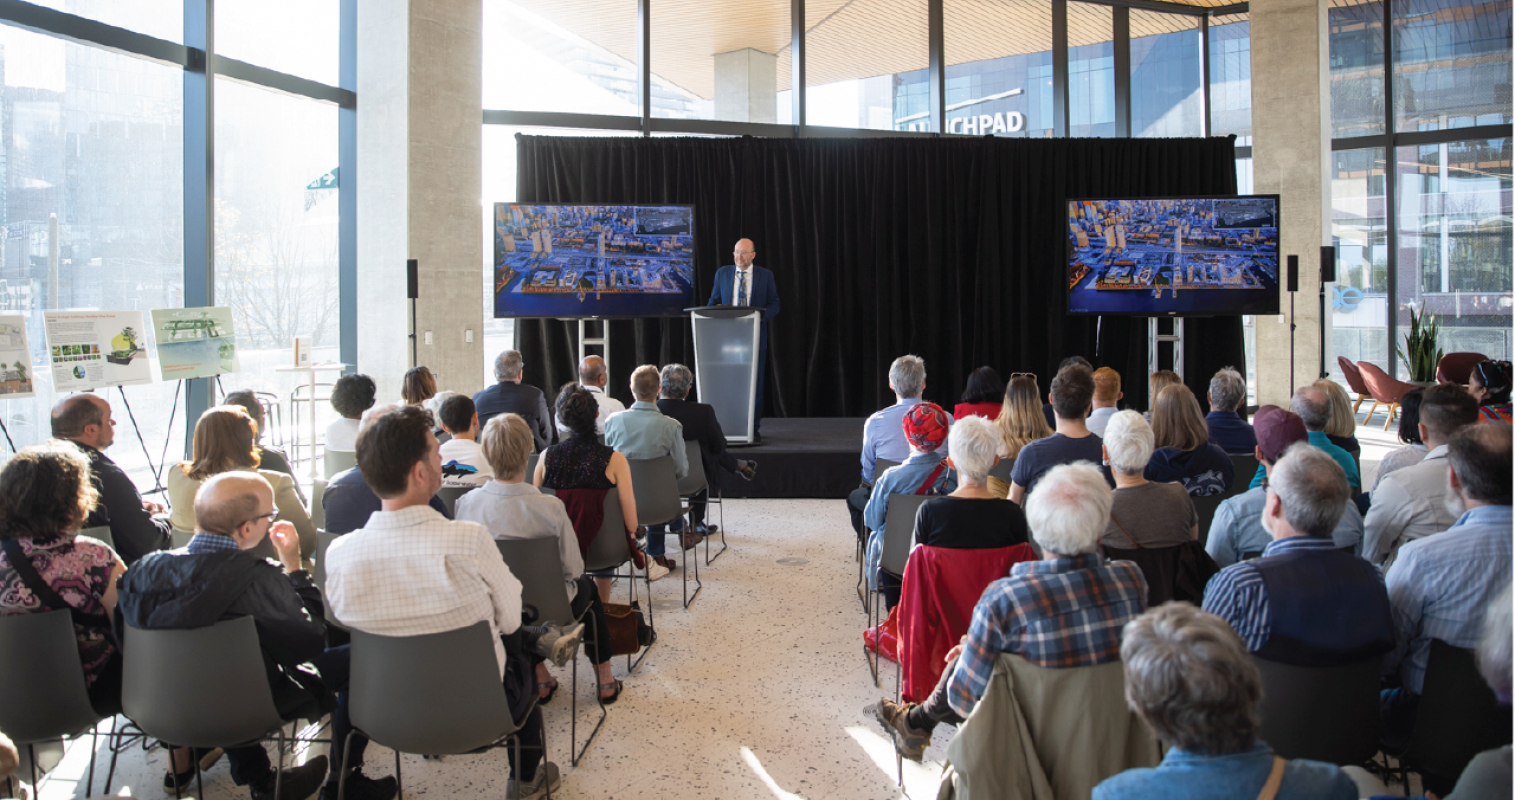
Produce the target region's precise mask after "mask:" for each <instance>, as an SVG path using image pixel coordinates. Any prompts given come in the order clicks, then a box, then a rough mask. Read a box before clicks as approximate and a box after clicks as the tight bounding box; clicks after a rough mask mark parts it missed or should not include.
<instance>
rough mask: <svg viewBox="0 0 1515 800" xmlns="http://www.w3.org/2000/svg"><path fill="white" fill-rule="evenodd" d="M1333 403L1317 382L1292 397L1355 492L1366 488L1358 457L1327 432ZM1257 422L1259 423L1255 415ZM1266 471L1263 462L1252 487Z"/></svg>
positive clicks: (1311, 433) (1292, 404) (1308, 430)
mask: <svg viewBox="0 0 1515 800" xmlns="http://www.w3.org/2000/svg"><path fill="white" fill-rule="evenodd" d="M1331 406H1332V403H1331V395H1329V394H1326V393H1325V392H1324V391H1322V390H1320V389H1317V388H1315V387H1314V386H1301V387H1300V388H1299V389H1298V390H1296V391H1295V392H1294V396H1293V397H1291V398H1289V410H1290V411H1293V412H1294V413H1295V414H1297V415H1298V416H1299V418H1300V420H1302V421H1303V422H1304V423H1305V431H1306V433H1308V434H1309V437H1310V444H1311V445H1314V446H1315V447H1316V448H1318V449H1320V450H1323V451H1325V453H1326V455H1329V456H1330V457H1331V458H1334V459H1336V463H1337V464H1338V465H1339V466H1340V467H1341V470H1342V472H1345V473H1346V474H1347V483H1348V484H1349V485H1350V486H1351V487H1352V493H1353V494H1354V495H1355V494H1357V492H1359V491H1361V489H1362V477H1361V473H1359V472H1358V469H1357V460H1356V459H1354V458H1352V454H1351V453H1348V452H1347V451H1346V450H1343V449H1342V448H1341V446H1340V445H1337V444H1336V443H1334V442H1332V441H1331V437H1330V436H1329V435H1328V434H1327V433H1326V426H1327V425H1330V424H1331ZM1253 424H1254V425H1255V424H1256V418H1255V417H1254V418H1253ZM1266 475H1267V472H1266V471H1264V470H1263V468H1262V465H1260V464H1259V465H1258V467H1257V473H1256V474H1255V475H1253V476H1252V483H1251V484H1249V485H1248V488H1256V487H1258V486H1261V485H1262V481H1263V478H1264V477H1265V476H1266ZM1364 552H1366V551H1364Z"/></svg>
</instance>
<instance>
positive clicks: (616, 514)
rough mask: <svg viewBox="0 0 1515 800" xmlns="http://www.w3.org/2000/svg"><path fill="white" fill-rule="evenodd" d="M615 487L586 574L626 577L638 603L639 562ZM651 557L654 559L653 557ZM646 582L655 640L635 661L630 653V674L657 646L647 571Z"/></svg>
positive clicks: (632, 597)
mask: <svg viewBox="0 0 1515 800" xmlns="http://www.w3.org/2000/svg"><path fill="white" fill-rule="evenodd" d="M616 491H617V490H616V489H614V488H612V489H611V490H610V491H608V492H606V493H605V512H604V521H603V522H601V523H600V530H599V533H597V534H595V537H594V541H592V542H590V544H589V552H587V553H585V554H584V570H585V571H586V572H591V573H594V572H610V575H609V576H599V577H610V578H612V579H617V578H626V582H627V586H628V591H627V593H626V594H627V601H628V603H635V602H636V599H637V576H636V562H635V561H633V560H632V558H631V546H630V545H629V544H627V543H626V527H625V520H624V518H623V516H622V514H621V496H620V495H619V494H617V493H616ZM649 558H650V557H649ZM623 564H625V565H627V567H626V571H625V572H616V571H615V570H618V569H620V567H621V565H623ZM642 580H643V581H645V582H646V584H647V627H648V628H650V629H651V630H652V641H651V642H649V643H648V644H647V646H646V647H644V648H642V653H641V655H639V656H637V657H636V660H635V661H633V660H632V658H631V655H630V654H627V656H626V672H627V673H630V672H632V671H633V670H635V669H636V668H637V667H639V666H641V665H642V659H644V658H646V657H647V651H649V650H651V649H652V645H654V644H657V641H658V628H657V625H656V623H655V622H654V620H653V617H652V581H649V580H647V572H646V571H645V570H643V572H642Z"/></svg>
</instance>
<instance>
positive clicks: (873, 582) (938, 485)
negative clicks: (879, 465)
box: [863, 403, 957, 609]
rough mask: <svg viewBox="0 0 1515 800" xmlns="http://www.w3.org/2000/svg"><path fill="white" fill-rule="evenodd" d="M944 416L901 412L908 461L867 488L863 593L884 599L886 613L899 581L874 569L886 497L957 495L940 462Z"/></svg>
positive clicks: (930, 409)
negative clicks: (865, 584)
mask: <svg viewBox="0 0 1515 800" xmlns="http://www.w3.org/2000/svg"><path fill="white" fill-rule="evenodd" d="M950 424H951V420H950V419H948V417H947V412H945V411H943V410H942V408H941V406H938V405H937V404H935V403H916V404H915V405H913V406H911V407H910V410H909V411H907V412H905V417H904V419H903V420H901V422H900V430H901V431H902V432H903V433H904V434H905V439H906V441H908V442H910V456H909V457H908V458H906V459H905V461H904V463H902V464H900V465H899V466H897V467H890V468H889V469H887V470H885V471H884V474H882V475H880V476H879V477H878V480H877V481H875V482H874V484H873V493H872V494H871V495H869V497H868V505H867V507H866V508H865V509H864V510H863V519H864V521H865V522H866V523H867V525H868V530H869V531H871V533H870V534H869V535H868V546H867V549H866V550H865V551H864V556H863V565H864V566H863V571H864V573H865V574H867V575H868V584H869V587H870V588H872V589H873V590H874V591H876V592H879V593H880V594H882V595H883V596H884V602H885V604H886V605H887V606H888V607H889V608H891V609H892V608H894V607H895V606H896V605H898V604H899V601H900V578H901V577H902V576H900V575H891V574H889V573H887V572H885V571H884V570H883V568H882V567H881V566H880V565H881V563H882V562H883V558H884V523H885V521H886V519H887V518H888V514H889V496H890V495H895V494H928V495H930V494H948V493H951V492H952V491H954V490H956V489H957V476H956V473H955V472H954V471H953V470H952V467H951V466H950V465H948V464H947V462H946V461H944V460H943V457H944V454H943V453H942V452H940V451H942V450H945V449H946V448H945V447H943V445H945V444H946V443H947V433H948V425H950Z"/></svg>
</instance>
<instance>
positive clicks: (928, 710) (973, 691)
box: [875, 370, 1147, 760]
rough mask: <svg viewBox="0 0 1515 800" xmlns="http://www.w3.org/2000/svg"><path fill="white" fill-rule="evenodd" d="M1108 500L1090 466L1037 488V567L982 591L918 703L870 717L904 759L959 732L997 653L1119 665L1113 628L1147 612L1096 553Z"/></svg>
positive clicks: (1140, 594)
mask: <svg viewBox="0 0 1515 800" xmlns="http://www.w3.org/2000/svg"><path fill="white" fill-rule="evenodd" d="M1084 372H1085V374H1086V375H1087V373H1088V371H1087V370H1085V371H1084ZM1110 495H1111V492H1110V487H1109V484H1108V483H1106V481H1105V478H1104V476H1103V475H1102V474H1101V473H1100V470H1099V469H1098V468H1096V467H1094V466H1093V465H1090V464H1070V465H1061V466H1056V467H1053V468H1052V469H1051V470H1049V471H1048V472H1047V473H1046V474H1045V475H1044V476H1043V477H1042V479H1041V480H1040V481H1038V482H1037V485H1036V488H1035V489H1033V490H1032V491H1031V494H1030V495H1029V496H1028V497H1027V498H1026V521H1027V522H1028V523H1029V524H1030V526H1031V533H1032V535H1033V536H1034V537H1035V538H1036V541H1037V543H1038V544H1040V545H1041V548H1042V551H1043V552H1042V558H1043V560H1041V561H1029V562H1022V563H1019V564H1016V565H1015V566H1013V567H1011V569H1010V577H1008V578H1003V579H1001V580H998V581H995V582H994V583H992V584H990V585H989V588H988V589H985V590H984V595H983V597H982V598H981V599H980V600H979V603H978V606H977V607H976V608H975V609H974V612H973V625H972V627H970V628H969V630H968V635H967V636H966V637H964V639H963V642H962V644H960V645H959V646H957V647H954V648H953V649H952V650H951V651H950V652H949V653H948V654H947V661H948V666H947V668H946V669H945V670H944V671H943V672H942V678H941V681H939V682H938V683H937V685H936V689H935V690H933V691H932V693H931V696H930V697H929V698H927V700H926V701H925V702H924V703H921V704H919V705H916V704H914V703H906V704H904V705H900V704H896V703H894V702H893V701H890V700H888V699H885V700H882V701H880V703H879V704H878V705H877V706H876V707H875V715H876V716H877V717H878V720H879V722H880V724H882V725H883V726H884V730H885V732H887V733H888V734H889V735H890V736H891V737H892V738H893V739H894V741H895V745H896V746H897V747H898V748H899V750H900V752H901V754H903V755H904V756H905V757H906V758H912V759H916V760H919V759H920V757H921V755H922V753H924V752H925V749H926V747H927V746H929V745H930V743H931V733H932V731H933V730H935V729H936V726H937V725H938V724H940V723H943V722H946V723H948V724H953V725H955V724H959V723H961V722H962V721H963V719H965V718H966V717H967V716H968V715H969V714H970V713H972V712H973V707H974V705H975V704H977V702H978V700H979V698H981V697H982V696H983V694H984V690H985V687H986V686H987V685H988V682H989V677H990V674H991V673H992V672H993V670H994V665H995V662H996V660H997V659H998V657H999V655H1000V654H1001V653H1014V654H1016V655H1019V656H1022V657H1023V658H1025V659H1026V660H1027V661H1029V662H1031V663H1032V664H1034V665H1036V666H1039V667H1051V668H1062V667H1081V666H1094V665H1099V664H1106V663H1110V662H1113V661H1115V660H1116V659H1117V658H1119V657H1120V632H1121V628H1122V627H1123V626H1124V625H1125V624H1126V623H1127V622H1130V621H1131V620H1132V619H1135V618H1136V616H1137V615H1139V614H1141V612H1142V611H1143V610H1145V608H1146V604H1147V582H1146V580H1145V579H1144V578H1143V577H1142V573H1141V570H1139V569H1137V567H1136V565H1135V564H1131V563H1129V562H1125V561H1109V560H1107V559H1106V558H1105V557H1104V556H1102V555H1100V553H1099V541H1100V536H1101V534H1103V533H1104V530H1105V524H1106V522H1107V521H1108V520H1109V519H1110V502H1111V497H1110Z"/></svg>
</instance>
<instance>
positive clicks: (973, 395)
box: [952, 367, 1005, 420]
mask: <svg viewBox="0 0 1515 800" xmlns="http://www.w3.org/2000/svg"><path fill="white" fill-rule="evenodd" d="M1004 397H1005V382H1004V381H1002V380H1000V379H999V373H998V372H995V371H994V367H979V368H978V369H976V370H974V371H972V372H970V373H968V382H967V384H966V385H965V386H964V387H963V396H962V398H961V401H960V402H959V403H958V404H957V405H956V406H955V407H954V408H953V409H952V419H953V420H960V419H964V418H966V417H983V418H984V419H994V418H995V417H996V416H998V415H999V410H1000V404H1001V403H1002V402H1003V401H1004Z"/></svg>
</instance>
